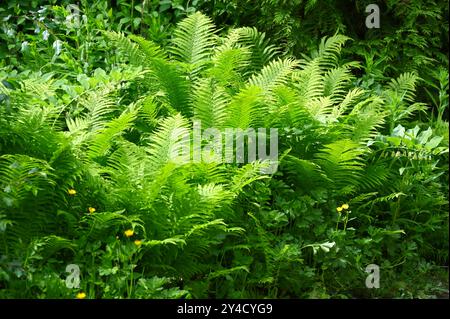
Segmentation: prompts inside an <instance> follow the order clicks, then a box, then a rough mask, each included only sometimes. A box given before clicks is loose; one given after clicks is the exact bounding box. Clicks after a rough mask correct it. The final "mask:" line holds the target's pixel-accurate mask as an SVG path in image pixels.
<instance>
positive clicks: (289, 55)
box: [0, 0, 449, 298]
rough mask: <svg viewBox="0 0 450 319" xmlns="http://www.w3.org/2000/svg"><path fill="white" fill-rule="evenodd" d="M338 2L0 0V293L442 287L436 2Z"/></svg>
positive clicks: (419, 293) (291, 293) (327, 292)
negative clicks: (206, 154)
mask: <svg viewBox="0 0 450 319" xmlns="http://www.w3.org/2000/svg"><path fill="white" fill-rule="evenodd" d="M56 3H58V4H59V5H57V4H56ZM345 3H346V4H345V5H344V4H342V3H341V2H340V1H320V0H315V1H312V0H309V1H302V0H296V1H283V0H272V1H269V0H263V1H261V5H260V6H255V5H254V4H253V1H235V0H233V1H225V0H217V1H203V0H198V1H182V0H177V1H171V0H164V1H137V0H135V1H121V0H119V1H96V2H95V3H91V2H88V1H86V0H81V1H80V2H79V3H78V6H74V5H72V4H71V1H52V0H47V1H42V0H41V1H38V0H33V1H30V2H28V3H27V4H22V2H19V1H16V0H6V1H3V2H2V3H1V4H0V39H1V45H0V58H1V59H0V298H75V297H78V298H374V297H375V298H379V297H383V298H385V297H395V298H411V297H419V298H434V297H441V296H443V295H445V294H446V293H447V294H448V270H447V268H448V258H449V257H448V249H449V247H448V242H449V238H448V231H449V229H448V223H449V220H448V215H449V213H448V212H449V207H448V191H449V189H448V184H449V183H448V146H449V134H448V119H447V118H448V4H447V3H444V2H436V1H418V0H411V1H384V2H383V3H381V4H380V8H381V10H382V21H381V28H380V29H370V30H369V29H366V28H365V27H364V20H365V17H366V13H365V12H364V8H365V6H366V5H367V4H369V3H371V1H359V0H358V1H355V2H354V3H351V2H349V1H346V2H345ZM195 121H201V123H202V128H211V127H214V128H218V129H220V130H225V129H227V128H239V129H242V130H246V129H250V128H254V129H257V128H276V129H278V153H279V162H278V169H277V170H276V172H272V173H271V174H262V173H261V172H262V170H263V169H264V168H267V162H266V161H254V162H251V161H247V162H245V163H218V162H214V161H189V162H186V161H182V160H177V158H174V157H173V156H171V155H172V154H173V151H174V149H177V148H178V147H179V146H180V141H179V140H178V139H177V137H179V136H180V134H182V135H183V134H184V135H187V136H194V135H195V130H194V128H193V123H194V122H195ZM202 143H203V144H209V145H212V146H215V147H217V144H220V145H222V143H224V141H217V140H215V141H211V140H206V139H205V140H203V141H202ZM245 143H246V145H248V144H249V143H250V142H249V140H245ZM197 151H198V150H196V149H194V150H191V152H193V153H195V152H197ZM369 264H376V265H379V267H380V272H381V278H380V287H379V288H378V289H368V288H367V287H366V285H365V282H366V277H367V275H368V273H367V272H366V271H365V269H366V266H367V265H369ZM68 265H77V266H78V267H79V269H80V283H79V287H73V285H72V286H71V285H70V283H71V282H70V280H67V279H68V276H70V275H71V274H70V273H69V272H67V269H68V268H66V267H67V266H68ZM68 283H69V285H68ZM72 283H73V282H72ZM75 286H76V285H75Z"/></svg>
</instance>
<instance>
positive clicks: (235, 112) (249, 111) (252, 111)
mask: <svg viewBox="0 0 450 319" xmlns="http://www.w3.org/2000/svg"><path fill="white" fill-rule="evenodd" d="M261 99H262V89H261V88H260V87H258V86H247V87H246V88H245V89H243V90H241V92H239V93H238V94H236V95H235V96H233V98H232V100H231V102H230V104H229V106H228V119H227V121H226V124H225V126H226V127H232V128H240V129H246V128H249V127H251V126H252V124H253V123H256V120H257V114H261V113H260V112H261V109H260V107H259V106H260V104H261V103H260V102H261Z"/></svg>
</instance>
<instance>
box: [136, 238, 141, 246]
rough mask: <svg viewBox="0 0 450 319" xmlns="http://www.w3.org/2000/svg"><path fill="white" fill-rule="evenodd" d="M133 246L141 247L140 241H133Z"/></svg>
mask: <svg viewBox="0 0 450 319" xmlns="http://www.w3.org/2000/svg"><path fill="white" fill-rule="evenodd" d="M134 244H135V245H136V246H138V247H139V246H140V245H142V240H139V239H136V240H135V241H134Z"/></svg>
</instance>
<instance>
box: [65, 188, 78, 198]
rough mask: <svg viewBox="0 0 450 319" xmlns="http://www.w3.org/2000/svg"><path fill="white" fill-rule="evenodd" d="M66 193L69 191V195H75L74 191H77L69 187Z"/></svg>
mask: <svg viewBox="0 0 450 319" xmlns="http://www.w3.org/2000/svg"><path fill="white" fill-rule="evenodd" d="M67 193H69V195H72V196H73V195H75V194H76V193H77V191H76V190H74V189H73V188H71V189H69V190H68V191H67Z"/></svg>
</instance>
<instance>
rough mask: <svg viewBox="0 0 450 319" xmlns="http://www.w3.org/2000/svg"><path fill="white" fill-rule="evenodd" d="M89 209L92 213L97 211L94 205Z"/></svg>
mask: <svg viewBox="0 0 450 319" xmlns="http://www.w3.org/2000/svg"><path fill="white" fill-rule="evenodd" d="M88 210H89V213H90V214H92V213H95V211H96V209H95V208H94V207H89V208H88Z"/></svg>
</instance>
